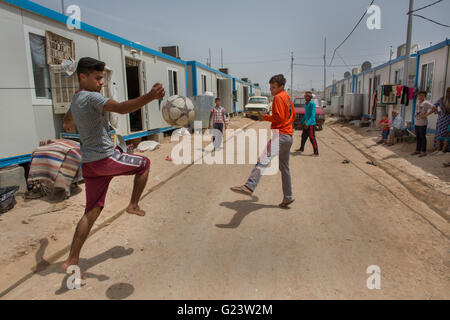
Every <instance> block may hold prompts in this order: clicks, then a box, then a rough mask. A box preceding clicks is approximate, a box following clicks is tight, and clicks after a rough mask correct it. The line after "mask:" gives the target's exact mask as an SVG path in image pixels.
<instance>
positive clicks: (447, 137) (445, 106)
mask: <svg viewBox="0 0 450 320" xmlns="http://www.w3.org/2000/svg"><path fill="white" fill-rule="evenodd" d="M427 95H428V93H427V92H426V91H420V92H419V94H418V96H417V107H416V114H415V115H414V127H415V134H416V150H415V151H414V152H413V153H412V154H411V155H413V156H415V155H418V156H419V157H425V156H427V129H428V117H429V116H430V115H432V114H437V115H438V119H437V123H436V134H435V146H434V150H435V151H434V152H433V153H432V154H436V155H442V154H445V153H447V152H448V151H449V146H450V87H449V88H447V91H446V94H445V95H444V96H443V97H442V98H440V99H439V100H438V101H437V102H436V103H435V104H432V103H431V102H430V101H427V100H426V97H427ZM379 124H380V127H381V132H382V133H381V135H382V139H381V140H380V141H378V143H379V144H382V143H383V144H387V145H388V146H392V145H393V144H394V140H395V139H394V138H395V137H401V136H403V135H404V134H405V133H406V126H405V124H404V121H403V119H402V117H401V116H400V115H399V114H398V112H397V111H396V110H394V111H392V118H391V119H388V115H387V114H384V115H383V118H382V119H381V120H380V122H379ZM444 166H445V167H450V162H446V163H444Z"/></svg>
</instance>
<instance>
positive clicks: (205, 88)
mask: <svg viewBox="0 0 450 320" xmlns="http://www.w3.org/2000/svg"><path fill="white" fill-rule="evenodd" d="M200 79H201V82H202V90H203V92H202V94H204V93H205V92H208V75H207V74H206V73H201V74H200ZM203 79H204V81H203Z"/></svg>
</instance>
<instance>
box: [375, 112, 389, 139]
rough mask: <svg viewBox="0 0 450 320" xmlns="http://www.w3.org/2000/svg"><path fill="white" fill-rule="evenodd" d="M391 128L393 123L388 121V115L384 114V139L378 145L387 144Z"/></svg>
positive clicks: (381, 122)
mask: <svg viewBox="0 0 450 320" xmlns="http://www.w3.org/2000/svg"><path fill="white" fill-rule="evenodd" d="M390 126H391V122H390V121H389V119H388V115H387V114H383V119H381V120H380V127H381V130H382V131H381V137H382V139H381V140H380V141H378V144H387V140H388V137H389V128H390Z"/></svg>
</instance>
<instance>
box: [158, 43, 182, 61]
mask: <svg viewBox="0 0 450 320" xmlns="http://www.w3.org/2000/svg"><path fill="white" fill-rule="evenodd" d="M160 51H161V52H162V53H164V54H167V55H169V56H171V57H174V58H177V59H180V49H179V47H178V46H168V47H161V48H160Z"/></svg>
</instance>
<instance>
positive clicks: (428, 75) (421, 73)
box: [420, 60, 436, 99]
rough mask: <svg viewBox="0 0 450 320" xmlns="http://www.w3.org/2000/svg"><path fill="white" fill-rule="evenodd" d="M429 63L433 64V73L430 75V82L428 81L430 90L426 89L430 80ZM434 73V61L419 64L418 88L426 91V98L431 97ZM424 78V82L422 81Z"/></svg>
mask: <svg viewBox="0 0 450 320" xmlns="http://www.w3.org/2000/svg"><path fill="white" fill-rule="evenodd" d="M430 65H433V74H432V76H431V83H430V87H429V88H430V92H428V90H427V86H428V82H429V81H430ZM424 67H426V70H425V76H426V79H424ZM435 74H436V61H435V60H432V61H429V62H427V63H424V64H422V65H421V68H420V90H423V91H427V99H431V98H432V97H433V83H434V77H435ZM424 80H425V83H424Z"/></svg>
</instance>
